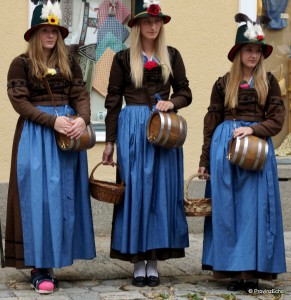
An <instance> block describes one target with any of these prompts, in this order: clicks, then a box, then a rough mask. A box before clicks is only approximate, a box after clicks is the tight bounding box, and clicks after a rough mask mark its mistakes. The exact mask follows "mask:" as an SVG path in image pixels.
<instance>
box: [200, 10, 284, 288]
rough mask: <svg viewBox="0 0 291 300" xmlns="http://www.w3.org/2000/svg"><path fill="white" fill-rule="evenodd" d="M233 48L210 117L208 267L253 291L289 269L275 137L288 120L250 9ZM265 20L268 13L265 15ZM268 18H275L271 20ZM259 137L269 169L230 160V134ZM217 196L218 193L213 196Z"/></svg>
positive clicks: (204, 164) (205, 167)
mask: <svg viewBox="0 0 291 300" xmlns="http://www.w3.org/2000/svg"><path fill="white" fill-rule="evenodd" d="M235 20H236V21H237V22H244V24H243V25H241V26H240V27H239V28H238V30H237V35H236V42H235V45H234V46H233V47H232V49H231V50H230V52H229V54H228V59H229V60H230V61H231V62H233V65H232V68H231V70H230V72H229V73H227V74H226V75H224V76H223V77H220V78H219V79H218V80H217V81H216V82H215V84H214V86H213V89H212V94H211V100H210V106H209V108H208V113H207V114H206V116H205V119H204V144H203V147H202V154H201V158H200V164H199V170H198V172H199V173H200V174H201V175H200V178H201V179H209V176H210V174H211V179H210V181H208V185H207V192H208V191H210V190H211V198H212V217H208V218H206V220H205V229H204V230H205V231H204V244H203V257H202V264H203V269H206V270H213V271H214V275H215V276H216V278H231V279H230V282H229V284H228V290H230V291H235V290H240V289H245V290H246V291H248V290H250V289H251V290H253V289H255V288H257V286H258V278H263V279H267V280H268V279H269V280H271V279H272V278H274V277H276V275H277V274H278V273H283V272H286V264H285V251H284V238H283V224H282V212H281V204H280V193H279V185H278V175H277V166H276V158H275V154H274V148H273V144H272V140H271V138H270V137H271V136H274V135H276V134H277V133H278V132H279V131H280V130H281V129H282V126H283V123H284V117H285V107H284V103H283V100H282V99H281V92H280V88H279V85H278V82H277V80H276V79H275V77H274V76H273V75H272V74H271V73H269V72H268V73H266V72H265V70H264V67H263V61H264V59H266V58H267V57H268V56H269V55H270V54H271V52H272V49H273V48H272V46H270V45H268V44H266V43H265V40H264V33H263V31H262V28H261V26H260V24H256V23H254V22H252V21H251V20H250V19H249V18H248V17H247V16H246V15H243V14H237V15H236V17H235ZM262 21H263V19H262ZM265 21H266V22H267V21H268V20H266V19H265ZM250 135H254V136H258V137H261V138H264V139H266V141H267V143H268V147H269V151H268V154H267V158H266V161H265V164H264V166H263V168H262V169H261V170H259V171H250V170H245V169H242V168H240V167H238V166H236V165H233V164H231V163H230V161H229V160H228V159H227V156H228V147H229V143H230V140H231V139H232V138H233V137H234V138H236V137H238V138H240V139H243V138H245V137H247V136H250ZM208 196H210V194H209V195H208Z"/></svg>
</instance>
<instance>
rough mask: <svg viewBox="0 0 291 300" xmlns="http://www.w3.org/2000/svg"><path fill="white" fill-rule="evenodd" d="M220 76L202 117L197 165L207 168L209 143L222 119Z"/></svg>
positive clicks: (208, 163)
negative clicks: (200, 151)
mask: <svg viewBox="0 0 291 300" xmlns="http://www.w3.org/2000/svg"><path fill="white" fill-rule="evenodd" d="M221 80H222V78H220V79H218V81H216V83H215V84H214V85H213V88H212V92H211V98H210V105H209V107H208V112H207V113H206V115H205V117H204V129H203V145H202V153H201V156H200V162H199V167H205V168H209V166H210V143H211V138H212V135H213V133H214V131H215V129H216V127H217V126H218V125H219V124H220V123H222V122H223V119H224V93H223V88H222V85H221Z"/></svg>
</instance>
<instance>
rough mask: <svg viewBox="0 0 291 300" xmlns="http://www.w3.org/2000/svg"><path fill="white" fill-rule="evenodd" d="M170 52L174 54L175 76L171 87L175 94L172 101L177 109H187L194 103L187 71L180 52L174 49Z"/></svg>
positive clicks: (171, 98) (173, 68) (173, 67)
mask: <svg viewBox="0 0 291 300" xmlns="http://www.w3.org/2000/svg"><path fill="white" fill-rule="evenodd" d="M169 48H170V51H173V52H174V54H173V55H174V58H173V62H172V71H173V76H172V78H171V85H172V88H173V93H172V95H171V97H170V101H171V102H173V104H174V107H175V109H180V108H183V107H186V106H188V105H190V104H191V102H192V93H191V90H190V88H189V81H188V79H187V77H186V69H185V65H184V62H183V59H182V56H181V54H180V52H179V51H178V50H177V49H175V48H172V47H169Z"/></svg>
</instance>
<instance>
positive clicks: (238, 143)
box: [231, 138, 240, 163]
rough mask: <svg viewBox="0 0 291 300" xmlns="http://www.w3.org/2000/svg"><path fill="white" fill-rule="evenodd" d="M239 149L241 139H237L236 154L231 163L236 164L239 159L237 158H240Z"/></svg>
mask: <svg viewBox="0 0 291 300" xmlns="http://www.w3.org/2000/svg"><path fill="white" fill-rule="evenodd" d="M239 147H240V139H239V138H236V144H235V149H234V154H233V157H232V159H231V162H233V163H235V162H236V159H237V156H238V153H239Z"/></svg>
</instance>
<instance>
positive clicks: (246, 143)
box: [238, 136, 249, 167]
mask: <svg viewBox="0 0 291 300" xmlns="http://www.w3.org/2000/svg"><path fill="white" fill-rule="evenodd" d="M244 139H245V142H244V144H243V152H242V156H241V159H240V161H239V164H238V165H239V166H240V167H241V166H242V165H243V164H244V162H245V158H246V154H247V151H248V144H249V138H248V137H247V136H246V137H245V138H244Z"/></svg>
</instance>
